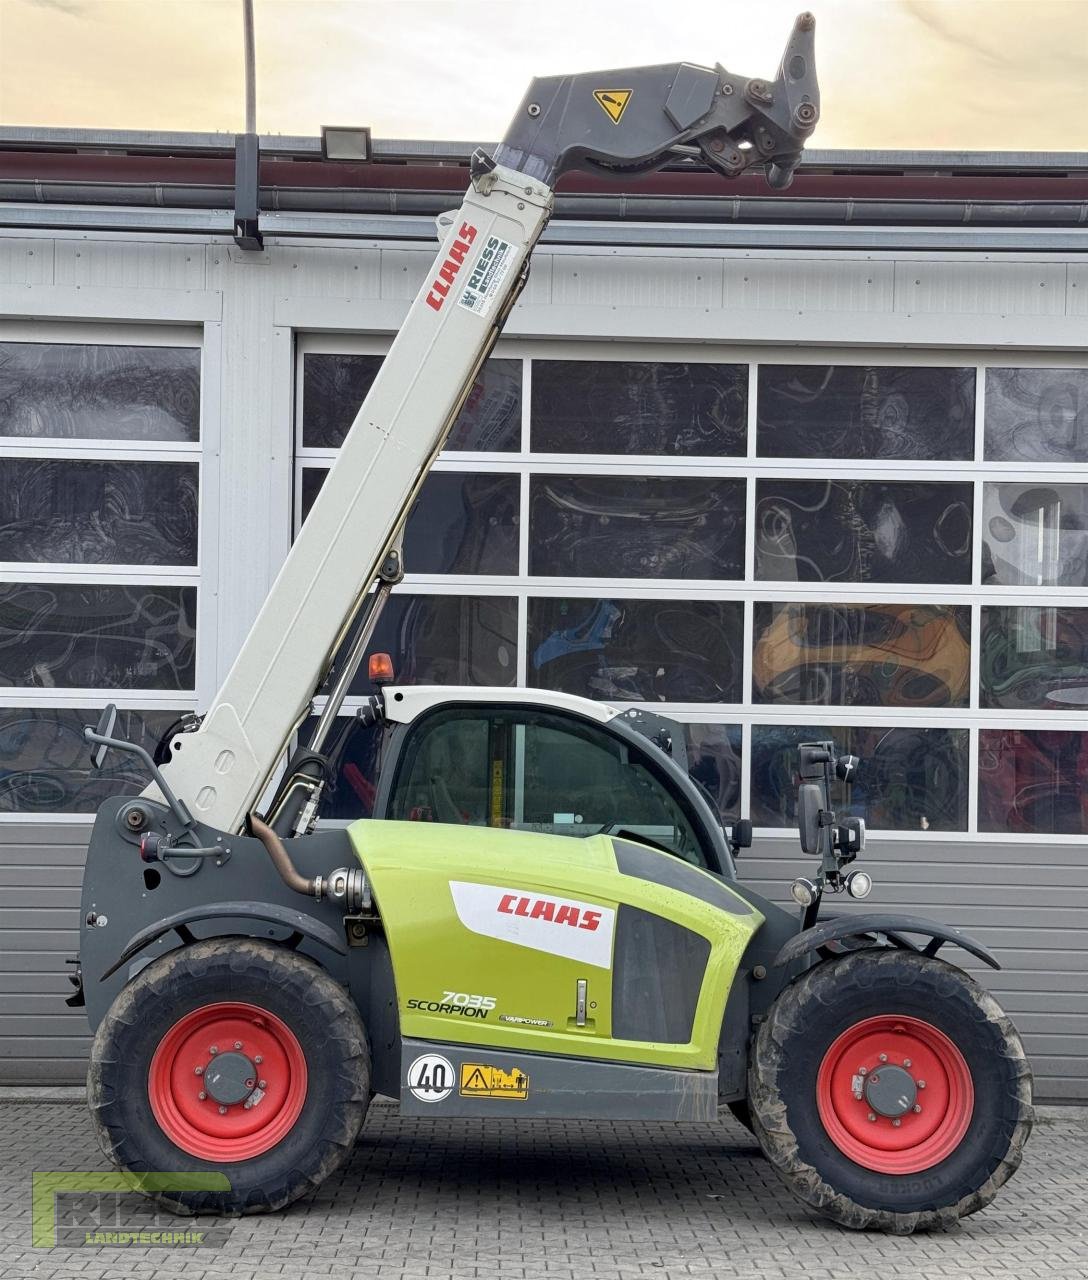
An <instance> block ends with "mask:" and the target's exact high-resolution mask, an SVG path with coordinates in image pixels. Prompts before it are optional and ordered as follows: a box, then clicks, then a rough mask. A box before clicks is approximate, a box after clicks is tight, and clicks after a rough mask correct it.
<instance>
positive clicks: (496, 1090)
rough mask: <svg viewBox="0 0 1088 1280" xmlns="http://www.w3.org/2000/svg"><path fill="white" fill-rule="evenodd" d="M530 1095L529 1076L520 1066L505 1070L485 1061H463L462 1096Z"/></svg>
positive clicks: (498, 1096)
mask: <svg viewBox="0 0 1088 1280" xmlns="http://www.w3.org/2000/svg"><path fill="white" fill-rule="evenodd" d="M528 1096H529V1077H528V1076H527V1075H526V1074H525V1072H524V1071H522V1070H521V1068H520V1067H514V1068H512V1069H511V1070H510V1071H504V1070H503V1069H502V1067H493V1066H490V1065H489V1064H487V1063H484V1062H462V1063H461V1097H462V1098H515V1099H518V1100H519V1101H522V1102H524V1101H525V1099H526V1098H527V1097H528Z"/></svg>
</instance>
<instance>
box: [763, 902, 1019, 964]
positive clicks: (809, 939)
mask: <svg viewBox="0 0 1088 1280" xmlns="http://www.w3.org/2000/svg"><path fill="white" fill-rule="evenodd" d="M907 934H915V935H919V936H921V937H923V938H927V939H928V941H927V942H925V943H924V944H923V945H921V946H919V945H918V944H917V943H914V942H911V941H910V939H909V938H908V937H906V936H905V935H907ZM946 942H950V943H953V944H955V945H956V946H958V947H962V948H963V950H964V951H966V952H968V953H969V954H970V955H973V956H975V957H976V959H978V960H981V961H983V963H984V964H988V965H989V966H990V968H991V969H1000V968H1001V965H1000V964H999V963H998V961H997V959H996V957H995V956H994V955H993V953H992V952H990V951H989V950H987V948H986V947H984V946H983V945H982V943H980V942H978V941H976V940H975V939H974V938H971V937H969V936H968V935H967V934H966V933H963V932H962V931H961V930H959V929H955V928H953V927H952V926H951V925H944V924H938V923H937V921H936V920H927V919H926V918H925V917H924V916H907V915H898V914H893V913H888V914H881V915H877V914H863V915H847V916H836V917H835V918H834V919H832V920H825V921H823V923H822V924H818V925H815V926H813V928H811V929H805V930H803V931H802V932H801V933H799V934H797V936H796V937H794V938H791V939H790V941H789V942H787V943H786V944H785V946H783V947H782V948H781V949H780V950H779V952H778V954H777V956H776V957H775V960H774V964H775V967H778V968H781V967H783V966H786V965H789V964H792V963H793V962H794V961H796V960H802V959H804V958H805V957H806V956H808V955H811V954H812V953H813V952H816V953H817V954H819V955H820V956H821V958H824V959H826V958H828V957H830V956H834V955H837V954H840V953H841V952H842V951H843V950H851V949H854V948H857V947H861V946H877V947H899V948H901V949H902V950H904V951H916V952H918V953H919V954H921V955H924V956H935V955H936V954H937V952H938V951H939V950H940V949H941V947H943V946H944V944H945V943H946Z"/></svg>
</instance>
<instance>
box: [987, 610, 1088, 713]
mask: <svg viewBox="0 0 1088 1280" xmlns="http://www.w3.org/2000/svg"><path fill="white" fill-rule="evenodd" d="M979 683H980V696H981V705H982V706H984V707H1005V708H1008V709H1009V710H1010V711H1017V710H1033V709H1038V710H1041V711H1046V710H1070V711H1079V710H1082V709H1083V708H1085V707H1088V609H1057V608H1054V607H1053V606H1042V605H1030V606H1025V607H1023V608H1019V607H1004V606H1001V605H985V606H984V607H983V609H982V636H981V653H980V661H979Z"/></svg>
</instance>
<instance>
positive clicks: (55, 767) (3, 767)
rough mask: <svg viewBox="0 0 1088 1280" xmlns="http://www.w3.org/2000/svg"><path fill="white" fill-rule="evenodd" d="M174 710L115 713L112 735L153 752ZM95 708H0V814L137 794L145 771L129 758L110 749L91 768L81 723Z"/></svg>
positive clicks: (78, 808) (89, 806)
mask: <svg viewBox="0 0 1088 1280" xmlns="http://www.w3.org/2000/svg"><path fill="white" fill-rule="evenodd" d="M180 714H181V712H180V711H128V710H124V711H119V712H118V713H117V729H116V734H117V737H119V738H127V739H128V741H129V742H136V743H138V744H139V745H140V746H142V747H143V748H144V749H145V750H147V751H150V752H152V754H154V751H155V747H156V746H157V744H158V742H159V739H160V738H161V737H162V735H163V734H164V733H165V732H166V731H167V729H169V728H170V726H171V724H173V722H174V721H175V720H176V719H177V718H178V716H179V715H180ZM98 715H99V711H98V709H95V708H88V709H86V710H70V709H54V708H45V707H36V708H26V707H2V708H0V813H93V812H94V811H95V810H96V809H97V808H98V806H99V805H100V804H101V803H102V801H103V800H107V799H109V797H110V796H118V795H138V794H139V793H140V792H141V791H142V790H143V789H144V787H145V786H146V785H147V770H146V769H145V768H144V766H143V765H142V764H141V763H140V762H139V761H138V760H136V759H135V758H134V757H133V756H131V755H128V754H126V753H125V752H121V751H111V752H110V753H109V754H108V755H107V756H106V763H105V766H104V768H102V769H92V768H91V757H90V751H89V749H88V747H87V744H86V742H84V741H83V727H84V725H87V724H94V723H95V722H96V721H97V720H98Z"/></svg>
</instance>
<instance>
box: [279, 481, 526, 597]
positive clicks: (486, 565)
mask: <svg viewBox="0 0 1088 1280" xmlns="http://www.w3.org/2000/svg"><path fill="white" fill-rule="evenodd" d="M327 475H328V471H326V470H324V469H323V468H321V467H304V468H303V470H302V519H303V520H305V519H306V517H307V516H308V515H309V514H310V508H311V507H312V506H313V504H314V499H315V498H316V497H317V495H318V493H319V492H320V490H321V486H322V484H323V483H324V481H325V477H326V476H327ZM520 503H521V480H520V477H518V476H516V475H511V474H510V473H509V472H478V473H477V472H468V471H432V472H431V474H430V475H429V476H427V478H426V479H425V480H424V481H423V489H422V491H421V493H420V495H419V497H418V498H417V499H416V502H415V504H414V505H413V507H412V510H411V511H410V512H409V515H408V520H407V522H406V524H405V529H404V567H405V571H406V572H408V573H507V574H516V573H517V571H518V525H519V524H520V522H521V517H520Z"/></svg>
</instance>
